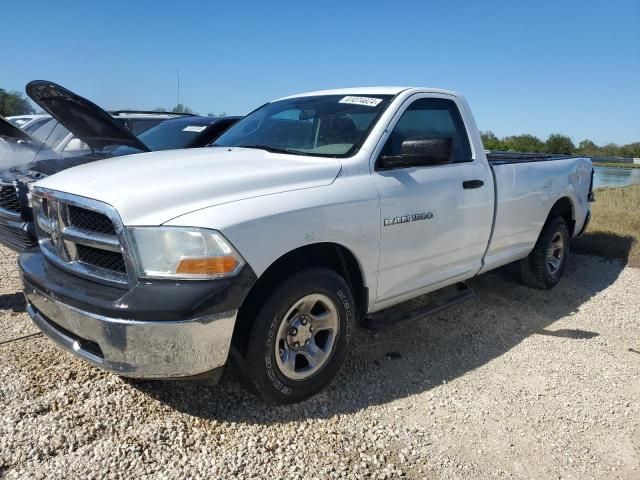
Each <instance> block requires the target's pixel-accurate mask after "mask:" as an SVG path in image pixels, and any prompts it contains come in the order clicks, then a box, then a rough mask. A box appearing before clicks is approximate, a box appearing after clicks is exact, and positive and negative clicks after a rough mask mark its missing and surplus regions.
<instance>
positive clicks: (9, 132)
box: [0, 117, 42, 145]
mask: <svg viewBox="0 0 640 480" xmlns="http://www.w3.org/2000/svg"><path fill="white" fill-rule="evenodd" d="M0 137H5V138H11V139H14V140H15V141H19V140H22V141H24V142H33V143H34V144H36V145H41V144H42V142H41V141H39V140H36V139H35V138H33V137H32V136H31V135H29V134H28V133H27V132H25V131H24V130H22V129H21V128H20V127H16V126H15V125H14V124H13V123H11V122H10V121H9V120H7V119H5V118H4V117H0Z"/></svg>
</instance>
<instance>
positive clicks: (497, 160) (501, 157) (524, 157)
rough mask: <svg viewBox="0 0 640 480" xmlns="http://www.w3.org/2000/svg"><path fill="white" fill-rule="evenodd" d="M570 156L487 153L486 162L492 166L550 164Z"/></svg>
mask: <svg viewBox="0 0 640 480" xmlns="http://www.w3.org/2000/svg"><path fill="white" fill-rule="evenodd" d="M568 158H572V156H571V155H557V154H548V153H518V152H488V153H487V160H488V161H489V163H490V164H492V165H504V164H508V163H529V162H550V161H553V160H566V159H568Z"/></svg>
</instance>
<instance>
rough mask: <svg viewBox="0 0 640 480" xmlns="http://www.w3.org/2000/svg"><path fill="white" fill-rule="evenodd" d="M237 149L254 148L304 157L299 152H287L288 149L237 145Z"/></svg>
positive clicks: (260, 145)
mask: <svg viewBox="0 0 640 480" xmlns="http://www.w3.org/2000/svg"><path fill="white" fill-rule="evenodd" d="M238 148H255V149H258V150H266V151H267V152H271V153H289V154H292V155H304V153H303V152H299V151H298V150H289V149H288V148H277V147H272V146H271V145H262V144H258V145H238Z"/></svg>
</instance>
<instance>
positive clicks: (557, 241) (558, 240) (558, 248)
mask: <svg viewBox="0 0 640 480" xmlns="http://www.w3.org/2000/svg"><path fill="white" fill-rule="evenodd" d="M564 253H565V248H564V237H563V236H562V233H560V232H556V233H555V235H554V236H553V238H552V239H551V244H550V245H549V248H548V249H547V258H546V260H547V270H548V271H549V273H550V274H551V275H554V274H555V273H556V272H557V271H558V269H559V268H560V265H562V261H563V260H564Z"/></svg>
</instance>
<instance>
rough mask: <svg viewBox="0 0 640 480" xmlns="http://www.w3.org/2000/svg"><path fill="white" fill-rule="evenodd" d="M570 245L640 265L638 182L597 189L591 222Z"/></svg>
mask: <svg viewBox="0 0 640 480" xmlns="http://www.w3.org/2000/svg"><path fill="white" fill-rule="evenodd" d="M572 248H573V250H574V251H576V252H577V253H589V254H593V255H600V256H603V257H607V258H622V259H623V260H625V261H627V262H628V263H629V265H630V266H633V267H640V185H632V186H630V187H624V188H604V189H600V190H596V202H595V203H594V204H592V205H591V224H590V225H589V227H588V229H587V231H586V232H585V233H584V234H583V235H582V237H580V238H577V239H575V240H574V241H573V242H572Z"/></svg>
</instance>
